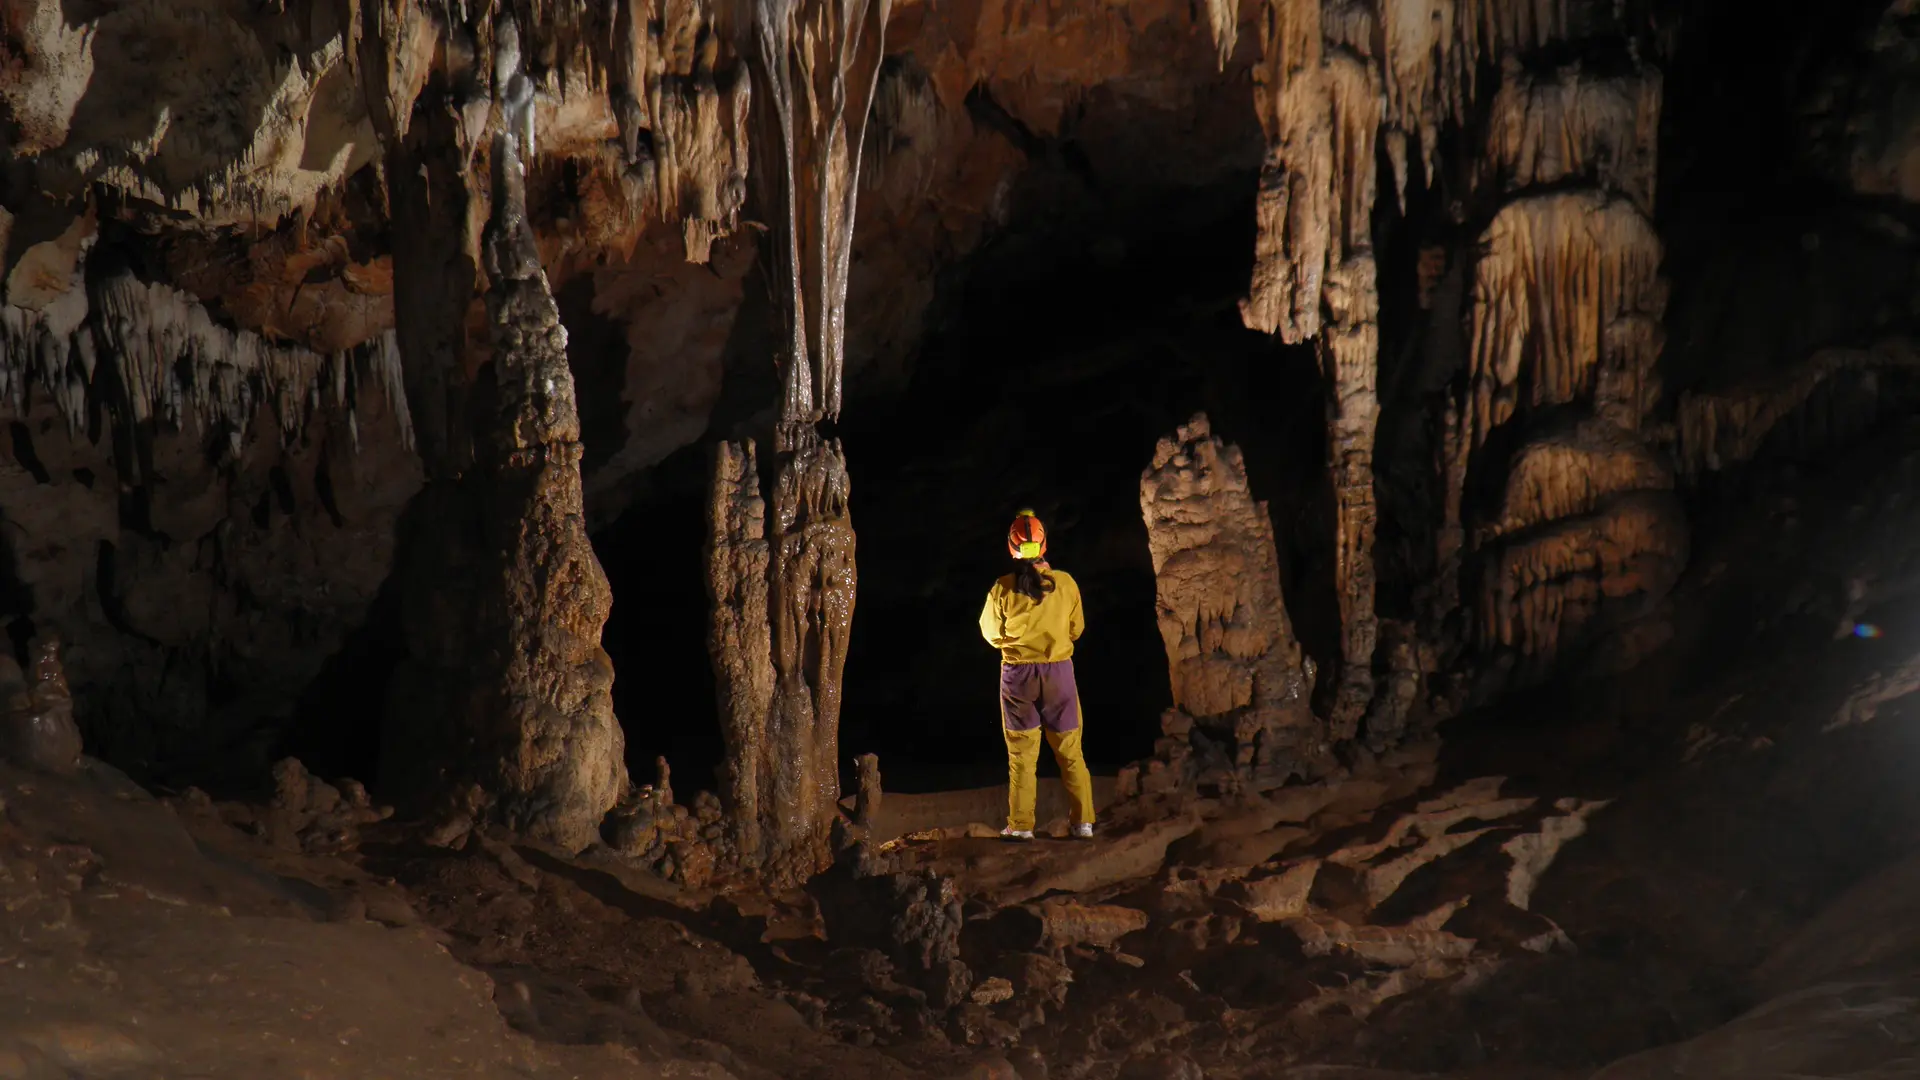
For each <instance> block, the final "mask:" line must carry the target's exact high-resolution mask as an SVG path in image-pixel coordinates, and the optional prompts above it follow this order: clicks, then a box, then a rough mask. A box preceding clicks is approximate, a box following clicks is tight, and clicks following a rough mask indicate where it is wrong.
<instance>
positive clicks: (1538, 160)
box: [1480, 62, 1661, 215]
mask: <svg viewBox="0 0 1920 1080" xmlns="http://www.w3.org/2000/svg"><path fill="white" fill-rule="evenodd" d="M1660 101H1661V80H1660V73H1659V72H1658V71H1657V70H1655V69H1653V68H1651V67H1643V68H1642V69H1641V70H1639V71H1637V72H1635V73H1634V74H1632V75H1627V76H1617V77H1600V76H1593V75H1587V74H1584V73H1583V72H1582V71H1581V70H1580V67H1579V65H1577V64H1576V65H1572V66H1569V67H1565V68H1562V69H1560V70H1559V71H1556V72H1554V73H1553V74H1552V75H1549V76H1534V75H1530V74H1528V73H1526V72H1525V71H1523V70H1522V69H1521V68H1520V66H1519V64H1518V63H1517V62H1509V64H1508V65H1507V68H1506V73H1505V78H1504V79H1503V80H1502V82H1501V84H1500V91H1499V93H1497V94H1495V95H1494V99H1493V111H1492V114H1491V116H1490V117H1489V119H1488V121H1487V142H1486V152H1485V155H1484V156H1483V157H1482V158H1481V159H1480V164H1481V168H1482V172H1483V174H1484V175H1485V176H1487V177H1488V178H1490V179H1491V180H1492V181H1493V182H1494V183H1497V184H1502V185H1504V186H1505V187H1506V189H1507V190H1509V191H1512V190H1516V189H1519V188H1525V187H1533V186H1536V185H1545V184H1553V183H1557V182H1560V181H1563V180H1566V179H1569V178H1581V177H1585V178H1588V179H1590V180H1592V181H1594V182H1596V183H1598V184H1600V185H1601V186H1603V187H1605V188H1607V189H1609V190H1613V191H1617V192H1619V193H1621V194H1624V195H1626V196H1627V197H1628V198H1630V199H1632V200H1633V202H1634V205H1635V206H1637V207H1639V209H1640V211H1641V213H1643V214H1649V215H1651V214H1652V213H1653V195H1654V180H1655V163H1656V161H1657V160H1658V153H1659V148H1660V147H1659V142H1660Z"/></svg>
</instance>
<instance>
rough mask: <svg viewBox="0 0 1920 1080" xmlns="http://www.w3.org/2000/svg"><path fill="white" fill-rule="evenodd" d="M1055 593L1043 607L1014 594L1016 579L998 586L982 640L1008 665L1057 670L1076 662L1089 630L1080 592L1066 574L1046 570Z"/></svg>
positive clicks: (983, 619)
mask: <svg viewBox="0 0 1920 1080" xmlns="http://www.w3.org/2000/svg"><path fill="white" fill-rule="evenodd" d="M1043 573H1044V574H1045V576H1047V577H1049V578H1052V579H1053V591H1052V592H1050V593H1048V594H1046V596H1045V597H1043V598H1041V599H1040V600H1039V601H1038V602H1035V601H1033V600H1029V599H1027V598H1026V597H1025V596H1022V595H1021V594H1019V593H1017V592H1014V591H1013V575H1012V574H1008V575H1007V576H1006V577H1003V578H1001V579H1000V580H999V581H996V582H994V583H993V589H992V590H991V591H990V592H988V593H987V606H986V607H985V608H982V609H981V611H980V636H982V637H984V638H986V639H987V644H989V645H991V646H993V647H994V648H996V649H999V650H1000V662H1001V663H1004V664H1052V663H1057V662H1059V661H1061V660H1067V659H1071V658H1072V656H1073V643H1074V642H1075V641H1078V640H1079V639H1080V633H1081V631H1083V630H1085V629H1086V628H1087V618H1086V616H1085V615H1084V614H1082V613H1081V611H1080V586H1079V585H1078V584H1077V583H1075V582H1074V580H1073V578H1072V576H1070V575H1069V574H1068V573H1067V572H1066V571H1065V570H1046V571H1044V572H1043Z"/></svg>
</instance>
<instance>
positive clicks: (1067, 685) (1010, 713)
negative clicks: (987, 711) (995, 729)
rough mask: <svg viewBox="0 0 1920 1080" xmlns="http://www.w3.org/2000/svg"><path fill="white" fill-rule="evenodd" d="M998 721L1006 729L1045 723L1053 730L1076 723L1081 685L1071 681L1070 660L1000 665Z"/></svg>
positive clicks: (1070, 727)
mask: <svg viewBox="0 0 1920 1080" xmlns="http://www.w3.org/2000/svg"><path fill="white" fill-rule="evenodd" d="M1000 722H1001V723H1003V724H1005V725H1006V727H1007V730H1008V731H1032V730H1033V729H1034V728H1037V727H1040V726H1041V725H1045V726H1046V729H1047V730H1048V731H1051V732H1054V733H1055V734H1065V733H1066V732H1069V731H1072V730H1073V729H1075V728H1077V727H1079V726H1080V688H1079V687H1077V686H1075V685H1074V683H1073V661H1071V660H1061V661H1058V662H1055V663H1052V664H1002V665H1000Z"/></svg>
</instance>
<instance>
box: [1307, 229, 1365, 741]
mask: <svg viewBox="0 0 1920 1080" xmlns="http://www.w3.org/2000/svg"><path fill="white" fill-rule="evenodd" d="M1327 309H1328V314H1329V317H1330V321H1329V324H1328V326H1327V329H1326V332H1325V333H1324V334H1323V335H1322V337H1321V342H1320V366H1321V370H1322V372H1323V373H1324V375H1325V377H1326V380H1327V383H1328V385H1329V387H1330V388H1331V391H1332V394H1331V400H1330V402H1329V405H1328V410H1327V438H1328V451H1329V464H1330V465H1331V467H1332V470H1333V495H1334V506H1335V509H1334V550H1335V556H1334V587H1335V590H1336V592H1337V594H1338V596H1339V600H1340V633H1341V649H1340V652H1341V666H1340V676H1339V680H1340V681H1339V684H1338V685H1339V688H1338V691H1337V693H1336V696H1335V700H1334V706H1333V715H1332V728H1333V737H1334V738H1335V739H1340V740H1346V739H1351V738H1353V736H1354V734H1355V732H1356V730H1357V726H1358V724H1359V721H1360V717H1361V715H1362V714H1363V713H1365V711H1366V708H1367V703H1368V701H1369V700H1371V698H1372V696H1373V651H1374V644H1375V639H1376V637H1377V634H1378V629H1379V623H1378V620H1377V618H1376V616H1375V614H1374V585H1375V573H1374V566H1373V538H1374V530H1375V526H1376V525H1377V523H1378V520H1379V514H1378V511H1377V509H1376V508H1375V505H1374V494H1373V444H1374V434H1375V431H1376V429H1377V428H1378V427H1379V423H1380V397H1379V393H1378V388H1377V382H1378V376H1379V354H1380V325H1379V317H1380V302H1379V294H1378V291H1377V288H1376V284H1375V269H1374V261H1373V256H1371V255H1364V254H1363V255H1356V256H1354V257H1353V258H1351V259H1349V260H1347V262H1345V263H1344V264H1342V265H1341V266H1340V267H1339V268H1338V269H1337V270H1335V271H1334V272H1333V274H1331V275H1330V276H1329V277H1328V281H1327Z"/></svg>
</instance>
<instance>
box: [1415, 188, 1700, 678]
mask: <svg viewBox="0 0 1920 1080" xmlns="http://www.w3.org/2000/svg"><path fill="white" fill-rule="evenodd" d="M1481 248H1482V254H1481V257H1480V260H1479V262H1478V264H1477V266H1476V268H1475V278H1474V286H1473V298H1472V316H1471V331H1470V342H1469V353H1468V370H1467V375H1466V386H1465V391H1464V396H1463V397H1462V399H1461V400H1460V402H1459V403H1458V405H1457V406H1455V407H1450V416H1449V430H1448V432H1447V435H1446V440H1445V442H1446V457H1447V462H1446V466H1445V475H1446V493H1445V499H1446V502H1445V514H1446V517H1445V522H1444V526H1443V531H1442V533H1441V550H1440V553H1439V554H1440V558H1441V562H1440V565H1441V568H1442V570H1441V572H1442V573H1443V574H1446V575H1448V576H1451V575H1453V574H1455V573H1458V572H1460V568H1461V567H1462V565H1463V563H1462V560H1463V559H1464V558H1465V556H1466V555H1469V554H1474V553H1475V552H1476V550H1477V548H1478V545H1479V544H1480V543H1482V542H1488V543H1491V542H1492V541H1493V540H1494V538H1496V537H1498V536H1501V535H1504V534H1505V533H1506V532H1508V531H1509V530H1510V529H1518V528H1521V524H1520V523H1522V522H1525V523H1526V524H1527V525H1529V526H1531V527H1532V528H1534V529H1535V530H1538V529H1548V533H1547V535H1545V536H1543V537H1542V538H1540V539H1538V540H1537V541H1529V542H1528V544H1527V545H1523V546H1521V547H1519V548H1515V547H1512V546H1511V545H1508V546H1503V547H1500V548H1499V549H1497V550H1490V551H1486V552H1483V553H1479V554H1478V555H1476V559H1477V560H1478V563H1479V567H1480V569H1479V571H1478V572H1479V573H1480V574H1481V575H1482V578H1483V582H1484V585H1483V587H1482V589H1481V591H1480V596H1479V603H1478V605H1477V608H1476V610H1477V614H1478V623H1479V626H1480V635H1479V638H1480V641H1481V643H1482V644H1483V645H1487V644H1495V643H1497V644H1501V645H1509V646H1514V647H1518V648H1520V649H1521V650H1522V651H1523V652H1524V653H1525V654H1526V655H1529V656H1544V658H1547V659H1550V658H1551V652H1552V650H1553V649H1555V648H1557V647H1558V645H1559V642H1560V641H1561V639H1562V637H1563V632H1564V631H1565V630H1567V629H1569V628H1570V627H1571V626H1572V625H1574V624H1576V623H1579V622H1583V621H1584V620H1585V619H1586V617H1587V616H1588V615H1589V614H1590V613H1591V608H1592V607H1593V603H1592V601H1594V599H1595V598H1596V597H1598V596H1599V595H1600V594H1601V593H1603V592H1605V593H1607V594H1608V595H1618V590H1619V589H1623V588H1627V587H1629V586H1630V585H1633V584H1644V585H1648V586H1649V587H1651V588H1655V589H1659V590H1664V589H1665V588H1666V587H1668V585H1670V584H1671V578H1670V577H1669V576H1667V575H1664V574H1653V573H1647V574H1640V573H1627V572H1619V573H1615V572H1613V571H1611V570H1608V569H1606V568H1605V567H1602V569H1600V570H1597V571H1596V570H1594V569H1593V567H1594V565H1596V564H1594V563H1593V560H1594V559H1596V558H1599V556H1597V555H1595V554H1594V552H1593V551H1592V550H1584V551H1583V550H1582V549H1581V545H1583V544H1588V545H1592V544H1599V543H1602V542H1605V543H1608V544H1611V545H1613V548H1612V549H1610V550H1616V551H1626V552H1627V554H1625V555H1622V556H1621V559H1622V560H1625V561H1628V562H1631V561H1632V560H1633V559H1638V558H1642V557H1644V558H1646V559H1656V560H1664V561H1667V562H1671V561H1673V560H1678V561H1680V562H1684V558H1685V550H1686V542H1685V537H1684V518H1670V517H1667V516H1662V517H1660V518H1659V520H1658V523H1657V527H1655V526H1651V525H1649V526H1646V527H1641V525H1643V524H1644V523H1645V521H1646V520H1648V519H1647V518H1646V516H1645V515H1638V516H1630V517H1629V518H1626V519H1621V518H1619V517H1618V515H1616V514H1608V513H1600V514H1598V516H1595V514H1593V513H1588V514H1584V515H1583V516H1577V517H1569V518H1556V517H1540V516H1536V515H1545V514H1549V513H1550V512H1551V511H1553V510H1556V509H1561V508H1566V509H1568V510H1572V509H1573V508H1584V507H1588V506H1590V505H1591V504H1592V503H1593V502H1595V501H1603V497H1604V496H1606V495H1607V493H1608V492H1610V491H1616V490H1619V488H1617V487H1615V486H1614V485H1615V484H1621V485H1631V486H1634V487H1639V486H1656V487H1659V486H1670V484H1666V483H1661V482H1660V481H1659V480H1658V478H1657V477H1655V476H1653V475H1651V474H1650V472H1649V468H1648V467H1647V466H1646V465H1645V463H1644V460H1643V459H1642V458H1641V457H1640V456H1639V455H1638V454H1637V453H1635V452H1632V451H1630V450H1629V451H1623V450H1621V449H1619V447H1618V446H1613V445H1612V444H1615V443H1617V444H1620V445H1628V444H1633V443H1637V442H1638V441H1639V439H1640V436H1638V435H1634V434H1632V433H1636V432H1638V431H1639V430H1640V429H1641V428H1642V427H1643V426H1644V424H1645V423H1646V421H1647V418H1648V415H1649V413H1650V412H1651V410H1652V408H1653V407H1654V405H1655V403H1656V402H1657V400H1658V398H1659V385H1658V382H1657V379H1656V377H1655V374H1654V362H1655V361H1656V360H1657V359H1658V358H1659V352H1660V346H1661V340H1660V333H1659V320H1660V318H1661V316H1662V314H1663V313H1664V311H1665V306H1666V287H1665V283H1664V281H1663V280H1662V279H1661V278H1660V276H1659V266H1660V259H1661V248H1660V242H1659V239H1658V237H1657V236H1656V235H1655V234H1654V231H1653V227H1652V225H1651V223H1650V222H1648V220H1647V219H1646V217H1645V216H1644V215H1643V214H1642V213H1641V212H1640V211H1639V210H1637V209H1636V208H1635V207H1634V205H1633V204H1632V203H1631V202H1629V201H1627V200H1624V199H1616V198H1613V197H1610V196H1608V195H1607V194H1605V193H1602V192H1597V191H1592V190H1580V191H1573V192H1564V193H1558V194H1552V195H1542V196H1536V197H1532V198H1525V199H1520V200H1517V201H1515V202H1513V203H1510V204H1508V205H1507V206H1506V207H1505V208H1504V209H1503V210H1501V211H1500V213H1499V214H1498V215H1497V216H1496V217H1495V218H1494V221H1493V223H1492V224H1491V225H1490V226H1489V227H1488V228H1487V231H1486V232H1485V234H1484V235H1483V236H1482V238H1481ZM1578 402H1587V403H1590V405H1591V407H1592V410H1593V413H1594V414H1595V415H1596V416H1597V417H1598V418H1599V419H1598V422H1599V423H1602V424H1605V425H1606V426H1608V427H1610V428H1613V429H1615V431H1616V432H1617V433H1618V435H1613V434H1609V435H1607V436H1606V437H1605V438H1601V437H1599V436H1598V435H1595V434H1593V433H1592V432H1591V431H1589V433H1588V434H1587V435H1585V436H1582V439H1581V443H1580V445H1578V446H1576V445H1574V444H1568V443H1564V442H1560V443H1556V442H1555V440H1554V439H1553V438H1551V437H1549V438H1548V439H1547V441H1546V443H1545V444H1544V445H1539V446H1534V445H1533V443H1534V442H1536V441H1537V440H1538V439H1539V435H1538V433H1524V437H1523V438H1522V439H1521V440H1520V444H1519V450H1518V452H1517V453H1516V455H1515V456H1514V457H1513V459H1512V461H1513V463H1514V468H1515V471H1514V472H1512V473H1510V474H1509V476H1508V478H1507V480H1506V482H1505V484H1504V485H1503V486H1504V488H1505V491H1506V496H1505V498H1506V505H1505V506H1504V507H1502V508H1500V509H1498V510H1495V511H1492V514H1493V516H1492V518H1491V520H1490V521H1489V522H1488V523H1487V525H1486V526H1485V527H1483V528H1482V529H1480V530H1479V531H1478V532H1477V533H1475V532H1473V531H1470V530H1469V523H1466V522H1464V521H1463V518H1462V514H1463V513H1464V512H1465V511H1466V507H1465V506H1464V498H1463V495H1464V492H1465V491H1466V488H1467V485H1468V479H1469V478H1468V472H1469V469H1470V467H1479V468H1486V469H1500V468H1502V467H1505V466H1506V465H1507V463H1506V462H1503V461H1499V460H1487V461H1485V462H1483V463H1482V464H1481V465H1479V466H1474V461H1475V459H1476V454H1477V453H1478V452H1479V451H1481V449H1482V448H1483V447H1485V446H1486V445H1487V442H1488V439H1489V438H1490V436H1491V435H1492V434H1493V433H1494V431H1495V430H1496V429H1499V428H1501V427H1503V426H1504V425H1508V424H1524V423H1525V422H1526V421H1527V420H1528V418H1529V417H1530V416H1531V415H1532V414H1534V413H1535V412H1538V411H1539V410H1541V409H1543V408H1546V407H1550V406H1561V405H1568V404H1573V403H1578ZM1609 447H1611V448H1609ZM1568 453H1575V454H1578V455H1580V456H1581V457H1582V458H1583V460H1582V461H1581V462H1580V463H1579V467H1583V468H1584V467H1593V468H1597V469H1599V472H1598V473H1596V475H1593V476H1579V477H1575V476H1573V475H1571V471H1561V470H1559V469H1557V466H1558V465H1561V464H1564V463H1565V461H1564V459H1565V456H1566V455H1567V454H1568ZM1602 466H1604V467H1602ZM1548 488H1552V490H1547V489H1548ZM1619 505H1625V506H1630V507H1638V506H1641V505H1643V504H1641V503H1635V502H1626V503H1620V504H1619ZM1675 520H1678V521H1679V522H1680V524H1679V525H1678V526H1675V525H1674V524H1673V522H1674V521H1675ZM1554 521H1558V522H1559V524H1554V525H1551V526H1550V525H1549V524H1548V523H1549V522H1554ZM1623 522H1632V523H1639V524H1634V525H1633V526H1632V527H1629V526H1628V525H1626V524H1623ZM1676 529H1677V531H1678V534H1679V539H1677V540H1676V539H1675V533H1676ZM1623 530H1624V531H1623ZM1463 539H1466V540H1471V541H1473V546H1472V547H1469V548H1467V549H1466V550H1464V551H1463V549H1462V547H1461V543H1462V540H1463ZM1536 544H1537V545H1544V546H1539V547H1535V546H1529V545H1536ZM1662 545H1664V546H1662ZM1674 572H1675V573H1677V572H1678V569H1677V564H1676V565H1675V568H1674ZM1516 619H1518V620H1520V622H1519V623H1518V624H1516V623H1515V621H1514V620H1516ZM1528 620H1537V621H1534V622H1529V621H1528ZM1541 650H1545V653H1544V654H1543V653H1542V652H1541Z"/></svg>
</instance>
